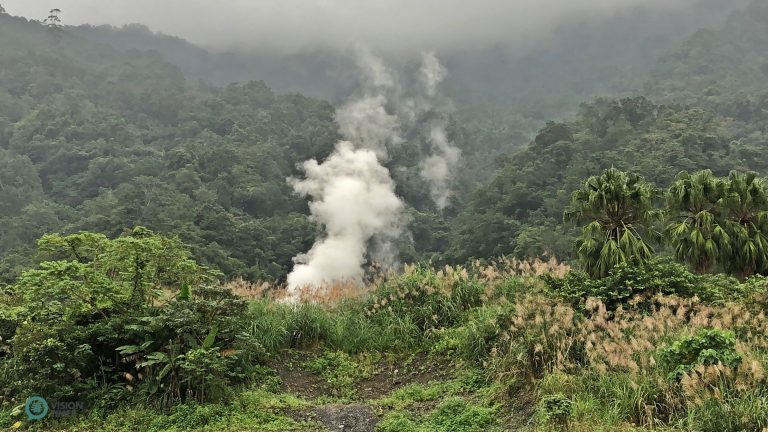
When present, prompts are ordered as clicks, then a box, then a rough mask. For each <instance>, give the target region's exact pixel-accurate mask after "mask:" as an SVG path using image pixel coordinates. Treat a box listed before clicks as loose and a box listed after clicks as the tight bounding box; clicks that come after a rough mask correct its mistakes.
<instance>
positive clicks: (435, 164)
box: [421, 122, 461, 210]
mask: <svg viewBox="0 0 768 432" xmlns="http://www.w3.org/2000/svg"><path fill="white" fill-rule="evenodd" d="M429 142H430V144H431V146H432V154H431V155H430V156H428V157H427V158H426V159H424V161H423V162H422V163H421V178H422V179H424V181H426V182H427V183H428V184H429V194H430V197H431V198H432V201H434V202H435V205H436V206H437V208H438V209H440V210H442V209H444V208H445V207H446V206H447V205H448V201H449V199H450V197H451V186H450V181H451V173H452V172H453V170H454V169H455V168H456V165H457V164H458V163H459V159H461V151H460V150H459V149H458V148H456V147H454V146H453V144H451V142H450V141H449V140H448V137H447V136H446V134H445V123H443V122H438V123H436V124H434V125H433V126H432V129H431V130H430V131H429Z"/></svg>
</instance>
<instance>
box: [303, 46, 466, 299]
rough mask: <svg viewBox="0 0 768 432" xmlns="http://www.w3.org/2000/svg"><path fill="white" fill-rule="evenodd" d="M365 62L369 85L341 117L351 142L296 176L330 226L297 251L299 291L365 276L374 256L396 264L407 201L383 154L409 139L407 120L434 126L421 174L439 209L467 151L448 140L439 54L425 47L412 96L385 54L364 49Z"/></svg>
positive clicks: (361, 61)
mask: <svg viewBox="0 0 768 432" xmlns="http://www.w3.org/2000/svg"><path fill="white" fill-rule="evenodd" d="M357 63H358V68H359V69H360V71H361V75H362V76H361V88H360V90H359V91H358V92H357V93H356V94H355V95H354V96H353V97H352V98H351V99H350V100H349V101H348V102H347V103H346V104H344V105H343V106H342V107H340V108H339V109H338V110H337V111H336V116H335V119H336V123H337V124H338V126H339V131H340V132H341V134H342V135H343V136H344V138H345V139H346V141H342V142H340V143H338V144H337V145H336V149H335V151H334V152H333V153H332V154H331V155H330V156H329V157H328V159H326V160H325V161H324V162H322V163H319V162H317V161H316V160H309V161H307V162H304V164H302V165H301V169H302V170H303V171H304V174H305V178H304V179H303V180H299V179H289V182H290V183H291V185H292V186H293V189H294V190H295V191H296V193H298V194H300V195H301V196H306V197H309V198H310V199H311V202H310V205H309V207H310V211H311V213H312V218H313V219H314V220H315V221H317V222H318V223H319V224H320V225H322V226H323V227H324V229H325V236H324V237H322V238H320V239H318V240H317V241H316V242H315V244H314V245H313V246H312V248H311V249H310V250H309V252H307V253H306V254H302V255H299V256H297V257H295V258H294V262H295V263H296V265H295V267H294V269H293V271H292V272H291V274H289V275H288V290H289V293H290V294H291V295H292V296H293V298H297V297H298V296H299V295H300V294H301V292H302V290H305V289H309V290H316V289H318V288H321V287H323V286H324V285H326V284H328V283H334V282H354V283H360V282H362V277H363V275H364V271H363V265H364V264H365V262H366V258H367V256H370V257H372V258H375V259H376V260H377V261H378V262H379V263H383V264H385V265H386V264H390V265H391V264H393V263H396V259H395V248H394V247H393V242H394V240H395V239H396V238H398V236H400V234H401V233H402V232H403V225H404V223H403V219H404V217H403V208H404V204H403V202H402V201H401V200H400V198H398V197H397V195H396V194H395V183H394V181H393V180H392V178H391V176H390V174H389V171H388V170H387V169H386V168H385V167H384V166H382V165H381V161H385V160H388V159H389V149H390V148H392V146H395V145H399V144H401V143H402V142H403V139H402V137H401V135H400V134H401V128H402V124H403V123H405V124H406V125H407V126H408V128H417V129H419V130H420V129H422V128H425V127H426V128H428V140H429V143H430V148H431V151H432V154H431V155H430V156H429V157H427V158H426V159H425V160H424V161H423V162H422V163H421V165H420V166H421V177H422V178H423V179H424V180H425V181H426V183H427V184H428V185H429V188H430V194H431V196H432V199H433V200H434V201H435V204H436V205H437V207H438V208H440V209H443V208H445V206H446V205H447V204H448V200H449V197H450V179H451V172H452V171H453V170H454V168H455V166H456V165H457V163H458V161H459V158H460V152H459V150H458V149H457V148H455V147H454V146H453V144H451V142H450V141H449V140H448V137H447V134H446V132H445V128H446V124H447V115H446V111H447V110H446V109H445V104H444V103H440V100H439V99H438V87H439V85H440V83H441V82H442V81H443V80H444V79H445V76H446V72H445V68H443V66H442V65H441V64H440V62H439V61H438V59H437V57H436V56H435V55H434V54H433V53H426V54H424V55H423V59H422V66H421V69H420V71H419V90H418V91H416V92H415V96H413V97H408V98H406V97H403V96H402V93H403V92H402V89H401V88H400V86H399V85H398V83H397V80H396V79H395V78H394V75H393V74H392V72H391V71H390V70H389V69H388V68H387V67H386V65H384V63H383V62H382V61H381V60H380V59H379V58H377V57H375V56H373V55H372V54H371V53H370V52H368V51H365V50H362V49H358V55H357ZM388 105H392V106H393V110H389V109H388ZM391 111H394V113H393V112H391ZM409 130H413V129H409Z"/></svg>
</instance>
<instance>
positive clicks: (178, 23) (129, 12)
mask: <svg viewBox="0 0 768 432" xmlns="http://www.w3.org/2000/svg"><path fill="white" fill-rule="evenodd" d="M692 1H694V0H206V1H203V0H0V4H3V5H4V6H5V8H6V9H7V11H8V12H9V13H11V14H13V15H22V16H25V17H28V18H34V19H42V18H44V17H45V16H47V11H48V10H49V9H51V8H54V7H56V8H59V9H61V10H62V11H63V12H62V14H61V17H62V20H63V21H64V23H65V24H82V23H90V24H113V25H122V24H128V23H142V24H146V25H147V26H149V27H150V28H151V29H153V30H156V31H161V32H163V33H168V34H172V35H176V36H181V37H183V38H185V39H187V40H190V41H192V42H195V43H197V44H200V45H203V46H206V47H227V48H231V47H247V46H252V45H257V44H258V45H261V46H276V47H283V48H287V49H294V48H297V47H306V46H311V45H332V46H349V45H350V44H351V43H355V42H362V43H365V44H368V45H370V46H373V47H376V48H380V49H395V48H402V47H410V48H416V49H430V48H434V49H441V48H446V47H452V46H455V45H456V44H458V43H461V44H472V43H483V44H486V43H495V42H504V43H514V42H515V40H518V41H525V40H526V39H530V38H534V37H540V36H541V35H545V34H546V30H545V29H546V28H551V27H552V26H553V25H554V24H556V23H557V22H559V21H561V20H563V19H565V17H572V16H574V15H573V14H574V13H578V14H580V15H581V16H585V15H586V16H601V15H607V14H613V13H616V12H617V11H620V10H622V9H626V8H628V7H633V6H637V5H649V4H652V5H660V6H662V7H683V6H685V5H688V4H690V3H691V2H692ZM723 1H726V0H723Z"/></svg>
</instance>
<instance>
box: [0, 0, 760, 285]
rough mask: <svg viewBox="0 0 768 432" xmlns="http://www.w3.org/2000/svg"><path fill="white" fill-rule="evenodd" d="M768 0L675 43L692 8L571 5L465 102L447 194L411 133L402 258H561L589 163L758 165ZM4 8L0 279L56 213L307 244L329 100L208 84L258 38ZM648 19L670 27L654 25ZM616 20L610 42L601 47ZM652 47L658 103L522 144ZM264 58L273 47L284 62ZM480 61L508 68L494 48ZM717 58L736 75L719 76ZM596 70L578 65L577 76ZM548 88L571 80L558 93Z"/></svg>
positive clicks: (203, 243)
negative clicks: (545, 35) (173, 31)
mask: <svg viewBox="0 0 768 432" xmlns="http://www.w3.org/2000/svg"><path fill="white" fill-rule="evenodd" d="M736 6H737V4H736V3H733V4H730V5H728V6H725V5H723V4H722V3H719V2H715V3H712V2H702V3H701V4H699V6H698V9H696V11H695V12H694V13H691V12H688V13H689V15H688V17H689V18H690V17H694V16H695V17H696V18H702V20H701V21H700V24H701V25H706V24H709V25H714V24H715V23H716V22H718V20H719V19H721V18H722V16H723V15H724V14H725V13H726V12H729V11H730V10H731V9H732V8H734V7H736ZM766 10H768V9H767V8H766V6H764V5H762V4H760V3H754V4H753V5H752V6H750V9H748V10H746V11H743V12H739V11H737V12H734V13H733V14H732V15H731V16H730V18H728V20H727V23H726V24H725V25H724V26H723V27H722V28H721V29H717V30H701V31H699V32H696V33H695V34H694V35H693V36H692V37H691V38H690V40H689V41H687V42H685V43H684V44H682V45H681V47H680V48H674V44H673V42H674V41H675V40H676V39H679V38H682V35H684V34H685V33H686V31H687V30H686V29H688V28H691V27H692V26H693V25H694V23H692V22H690V21H685V20H683V21H682V22H684V23H685V25H680V26H678V27H680V28H677V29H676V30H675V31H672V27H673V23H675V22H678V23H679V22H680V21H679V20H678V21H675V19H672V18H668V20H667V21H661V22H659V20H658V19H657V18H658V16H656V15H653V14H651V13H650V12H648V11H645V12H644V11H643V10H642V9H639V10H636V11H634V12H632V13H629V14H628V15H625V16H618V17H616V18H614V19H613V21H609V22H607V23H603V24H601V25H597V24H595V25H594V26H591V27H583V26H581V27H580V26H578V25H577V24H576V23H574V24H573V25H572V26H568V25H564V26H563V27H561V29H560V30H558V31H557V32H556V34H557V36H556V37H555V39H556V40H555V42H553V44H552V45H548V46H549V47H557V49H556V50H553V48H544V49H542V50H541V51H540V52H539V53H532V54H529V55H528V56H527V57H525V58H524V59H523V60H520V61H519V62H515V63H514V65H512V64H510V63H507V66H510V65H512V66H513V67H514V69H515V71H516V73H515V74H514V75H515V78H514V79H512V78H510V79H512V81H510V82H507V83H501V84H499V82H498V79H500V78H499V77H496V78H493V77H492V78H491V79H489V80H488V81H484V80H479V81H483V82H485V84H484V85H496V84H498V87H499V88H503V89H505V90H504V92H508V93H504V92H497V93H498V95H497V96H499V97H500V98H506V99H507V102H505V103H504V104H498V103H496V102H493V103H484V104H480V105H477V104H461V103H459V104H458V107H457V112H456V113H455V114H454V116H453V117H452V119H451V121H450V122H449V124H448V133H449V135H450V138H451V139H452V141H454V142H455V143H456V145H457V146H458V147H459V148H461V149H462V150H463V163H462V164H461V166H460V168H459V170H458V172H456V173H455V177H456V184H455V188H456V193H455V194H454V196H453V199H452V203H451V206H449V208H448V209H446V211H445V212H437V211H435V210H434V208H433V207H432V205H431V204H430V203H429V195H428V191H427V189H426V187H425V186H424V185H423V184H422V183H421V179H420V178H419V176H418V163H419V162H418V161H419V160H421V159H423V156H422V155H421V154H420V153H419V152H420V151H421V150H419V149H420V148H422V147H423V146H419V145H415V146H414V145H403V146H400V147H399V148H398V149H397V150H395V151H394V152H393V154H392V155H391V160H390V161H389V162H388V166H390V167H397V169H393V170H392V175H393V178H394V180H395V182H396V184H397V193H398V195H400V196H402V197H403V198H404V199H405V201H406V202H407V204H408V206H409V207H410V209H409V210H408V211H409V218H410V219H409V220H410V222H409V223H410V225H409V232H410V237H409V238H404V239H402V241H401V242H400V244H399V248H400V254H401V258H402V259H403V260H404V261H418V260H429V259H431V260H435V261H436V262H445V261H448V262H462V261H464V260H466V259H468V258H473V257H474V258H489V257H493V256H496V255H499V254H515V255H517V256H520V257H526V256H536V255H540V254H543V253H551V254H555V255H557V256H560V257H563V258H569V257H571V253H572V250H571V247H570V240H571V238H570V237H569V236H568V235H563V233H564V231H563V230H565V229H566V227H563V226H561V225H562V224H561V222H560V215H561V213H562V210H563V209H564V207H565V206H566V205H567V201H568V196H569V194H570V192H571V191H572V190H573V189H574V188H575V187H576V186H577V184H578V182H579V181H580V180H581V179H583V178H584V177H585V176H588V175H590V174H594V173H595V172H597V171H599V170H601V169H603V168H606V167H610V166H616V167H617V168H621V169H628V170H633V171H638V172H642V173H643V174H645V175H646V176H647V177H648V178H649V180H651V181H654V182H658V183H659V184H666V183H667V182H668V181H669V180H670V179H671V178H672V177H673V176H674V175H675V174H676V172H677V171H679V170H682V169H697V168H703V167H708V168H711V169H713V170H714V171H715V172H716V173H718V174H723V173H725V172H727V171H728V170H730V169H734V168H751V169H757V170H763V169H765V168H766V165H768V163H766V162H764V158H763V157H762V151H763V148H764V145H765V139H764V137H763V134H762V131H763V129H764V127H763V124H764V123H765V122H764V121H763V119H762V118H763V116H764V110H762V109H761V108H760V107H761V105H760V103H761V101H762V99H761V98H760V97H758V96H756V95H757V94H759V93H758V90H759V81H760V80H759V78H760V77H759V74H761V73H762V72H760V71H761V66H762V63H763V62H764V61H763V60H761V59H762V58H763V57H764V55H763V53H762V51H761V50H762V49H764V46H765V45H764V44H763V43H762V42H763V41H764V39H765V35H764V30H765V28H766V26H765V23H766V21H768V14H766V13H765V11H766ZM704 18H706V19H704ZM691 19H692V18H691ZM651 22H653V23H654V25H652V26H651V27H649V28H645V27H644V24H643V23H651ZM0 24H2V25H0V36H2V37H0V61H2V65H3V67H2V69H0V102H2V103H0V151H2V152H3V154H4V157H3V159H2V164H3V166H4V169H3V171H2V173H0V175H1V176H2V179H0V180H2V185H3V187H2V194H3V196H4V198H3V200H2V206H3V209H2V210H3V211H2V212H0V216H2V228H1V229H0V235H1V236H2V240H3V241H2V246H0V248H2V250H0V255H1V256H2V260H1V262H0V274H2V275H3V278H4V279H6V280H8V279H11V278H13V277H14V276H15V275H16V274H18V271H19V269H20V268H22V267H23V266H25V265H27V264H28V263H29V262H30V261H31V260H32V259H33V256H34V254H33V252H32V250H33V249H32V246H33V243H34V240H35V239H36V238H38V237H39V236H40V235H41V234H42V233H45V232H50V231H62V232H73V231H79V230H90V231H98V232H103V233H106V234H109V235H114V234H117V233H118V232H120V230H122V229H123V228H125V227H128V226H134V225H144V226H148V227H150V228H152V229H155V230H158V231H161V232H167V233H174V234H178V235H179V236H180V237H181V239H182V240H183V241H185V242H187V243H188V244H190V245H191V246H192V250H193V252H194V253H195V255H196V256H197V257H198V258H199V259H200V260H202V262H204V263H207V264H210V265H212V266H214V267H216V268H218V269H220V270H222V271H223V272H224V273H225V274H227V275H228V276H236V275H242V276H246V277H248V278H252V279H276V278H281V277H283V276H284V275H285V273H286V271H287V270H288V269H289V267H290V265H291V257H293V256H295V255H296V254H297V253H299V252H301V251H303V250H306V249H307V248H308V247H309V246H310V245H311V241H312V239H313V238H314V237H315V234H316V227H315V225H314V224H313V223H312V222H311V221H310V220H309V219H308V217H307V213H308V211H307V206H306V203H305V201H304V200H302V199H299V198H298V197H296V196H295V195H293V193H292V191H291V188H290V187H289V186H288V184H287V183H286V181H285V179H286V178H287V177H290V176H292V175H294V174H296V172H297V169H296V164H297V163H299V162H301V161H303V160H306V159H310V158H319V159H322V158H324V157H325V156H326V155H327V154H328V153H329V152H330V150H331V148H332V145H333V143H334V142H335V141H336V140H337V139H338V133H337V131H336V125H335V124H334V122H333V110H334V108H333V106H332V105H331V104H329V103H326V102H322V101H319V100H315V99H310V98H307V97H304V96H300V95H298V94H288V95H276V94H275V93H274V92H273V91H272V90H270V89H269V88H268V87H267V86H266V85H265V84H264V83H263V82H259V81H251V82H248V83H243V84H231V85H224V86H218V85H214V84H207V83H206V82H217V81H218V82H223V81H226V80H230V79H233V80H234V79H238V78H241V77H243V76H247V75H249V74H256V73H257V72H258V69H254V68H251V67H250V66H248V64H245V63H243V62H246V63H247V62H256V63H259V62H258V61H257V59H258V58H260V57H258V56H253V55H252V56H251V57H248V56H244V55H242V54H241V55H235V54H231V55H225V54H213V53H209V52H207V51H205V50H203V49H200V48H197V47H195V46H194V45H191V44H189V43H187V42H185V41H183V40H181V39H178V38H173V37H170V36H164V35H160V34H155V33H152V32H151V31H149V30H148V29H146V28H145V27H141V26H129V27H126V28H123V29H115V28H110V27H91V26H81V27H63V28H60V29H51V28H46V27H45V26H43V25H41V24H39V23H36V22H30V21H27V20H25V19H22V18H14V17H11V16H9V15H7V14H4V15H0ZM627 26H629V27H631V28H635V29H636V30H637V32H634V33H633V32H627V33H626V35H628V34H630V33H632V34H633V35H634V34H640V33H641V34H645V36H643V37H641V38H640V39H638V38H637V37H635V36H632V37H629V36H627V37H628V38H629V39H631V40H632V41H631V43H630V42H627V43H626V44H624V42H621V41H623V40H624V39H622V38H623V36H622V38H619V37H618V35H619V34H620V31H621V30H626V27H627ZM638 32H640V33H638ZM643 32H646V33H643ZM653 33H658V35H666V36H663V37H662V36H658V38H657V39H653V38H652V37H651V34H653ZM622 34H623V33H622ZM611 35H613V36H611ZM626 35H625V36H626ZM611 37H613V38H614V39H618V41H619V42H616V41H614V42H615V43H614V44H613V45H610V46H609V45H605V49H603V48H600V47H602V46H603V45H601V44H607V43H608V42H606V41H605V39H606V38H608V39H610V38H611ZM557 40H560V41H564V40H570V41H571V44H570V45H569V44H562V43H559V42H557ZM701 44H706V45H703V46H702V45H701ZM619 46H625V48H626V50H625V51H626V52H624V53H623V55H615V54H616V51H617V50H618V49H619V48H618V47H619ZM630 46H631V48H629V47H630ZM697 47H699V48H697ZM582 48H585V49H586V48H589V50H590V51H589V53H587V52H584V51H580V49H582ZM601 51H604V52H603V54H604V56H602V54H601ZM640 51H642V52H643V53H644V54H643V55H639V54H637V53H638V52H640ZM663 51H670V52H672V54H669V55H664V56H662V57H661V59H660V60H659V61H658V64H657V65H656V66H655V67H654V68H653V76H652V78H651V79H650V80H648V81H647V84H646V85H645V87H646V88H647V89H648V92H649V94H651V95H652V96H655V97H656V98H658V101H660V102H680V103H682V105H675V104H672V105H658V104H657V103H658V102H657V101H656V100H655V99H653V98H650V99H647V98H645V97H642V96H638V97H627V98H619V99H615V98H614V97H606V98H603V99H598V100H596V101H594V102H591V103H587V104H583V105H582V107H581V108H580V110H579V111H578V113H577V114H576V115H575V116H574V117H573V118H571V119H569V120H566V121H564V122H550V123H549V124H547V125H546V126H545V127H544V129H542V130H541V131H540V132H539V133H538V135H537V136H536V137H535V139H534V140H533V141H532V142H531V143H530V144H528V145H526V146H524V147H523V148H522V149H521V150H520V151H518V152H515V151H514V149H515V148H516V147H517V146H520V145H521V144H522V143H524V142H526V141H528V137H529V136H533V135H536V134H534V133H533V132H534V131H535V129H536V127H537V125H538V124H539V122H540V119H537V118H536V117H540V118H545V117H544V116H545V115H546V114H545V113H554V112H566V111H568V110H570V108H567V107H568V106H571V104H573V103H574V101H575V100H577V99H578V98H582V97H586V96H585V95H588V94H594V93H597V92H601V91H614V92H618V93H627V92H631V91H632V89H633V88H640V87H643V85H642V81H643V80H644V79H645V78H644V77H646V76H647V72H646V71H647V70H650V69H651V68H650V66H645V65H640V63H645V62H649V63H650V60H649V59H650V58H651V57H654V56H656V55H661V54H662V52H663ZM720 51H722V52H723V54H724V55H723V56H722V57H718V59H717V61H716V62H715V61H713V59H711V58H709V57H708V56H711V55H714V54H712V53H713V52H714V53H716V52H720ZM726 51H727V52H728V55H731V56H733V55H738V56H739V58H740V59H741V58H746V59H748V60H745V61H747V62H748V64H747V65H746V66H745V67H743V68H741V67H740V64H741V63H739V62H737V61H736V60H734V59H732V60H733V61H726V60H724V59H726V58H727V56H726V55H725V54H726ZM566 52H568V53H570V54H568V55H566V54H567V53H566ZM313 55H319V54H318V53H317V52H314V53H313ZM477 55H480V56H484V55H486V54H483V53H478V54H477ZM489 55H490V54H489ZM457 56H458V57H456V56H454V57H451V56H449V58H448V63H449V66H453V67H455V74H454V75H453V77H452V78H451V79H452V80H453V81H451V82H450V83H449V84H450V86H452V87H453V88H454V89H459V88H461V89H464V90H466V91H468V92H470V93H471V92H473V91H480V93H478V94H483V93H484V92H487V89H486V90H478V88H477V87H473V86H472V85H470V84H469V82H471V81H472V79H473V78H472V77H473V73H472V71H471V70H470V69H466V68H463V67H462V64H469V63H462V62H465V61H466V60H467V59H470V58H472V59H473V60H478V57H472V56H470V57H461V56H459V55H458V54H457ZM570 56H572V57H570ZM320 57H323V56H320ZM320 57H318V58H320ZM261 58H262V59H263V57H261ZM486 58H487V59H490V58H492V57H486ZM244 59H245V60H244ZM569 59H570V60H569ZM622 59H624V60H622ZM272 60H274V61H265V62H264V63H266V64H271V65H272V66H271V67H275V68H277V69H280V68H283V69H284V68H285V67H286V66H285V64H283V65H282V66H281V65H280V64H279V62H278V61H277V60H275V59H274V58H273V59H272ZM294 60H296V61H297V62H298V63H296V65H301V67H297V70H303V71H304V72H306V73H309V74H310V75H312V74H315V73H317V72H318V71H321V70H327V67H328V64H335V65H336V66H337V67H341V68H342V69H344V68H346V64H345V62H346V61H348V60H345V59H344V58H343V56H339V58H338V62H337V61H336V60H337V59H335V58H334V56H331V55H329V56H325V57H324V60H323V61H325V62H328V64H326V65H317V67H313V66H308V64H309V63H307V61H308V60H307V59H299V57H295V58H294ZM496 60H498V61H500V62H502V63H503V62H505V61H509V59H507V60H503V58H502V57H499V58H496ZM496 60H494V61H496ZM571 60H573V61H571ZM592 60H595V61H592ZM603 60H605V61H603ZM625 60H626V62H627V63H623V66H620V65H619V63H621V62H623V61H625ZM640 60H642V61H640ZM574 61H575V62H576V63H574ZM470 63H471V62H470ZM565 63H569V64H571V65H572V66H573V67H575V68H576V69H568V68H565V67H564V66H563V65H564V64H565ZM254 64H255V63H254ZM483 64H484V63H483V62H482V61H480V62H479V63H478V67H480V66H482V65H483ZM232 65H235V66H232ZM238 65H239V66H238ZM499 65H501V63H499ZM499 65H497V66H499ZM590 65H591V66H590ZM230 66H232V67H230ZM251 66H253V65H251ZM485 66H487V67H484V70H486V71H492V72H491V73H494V74H495V73H497V72H498V73H499V74H500V75H504V72H503V70H504V68H501V69H499V68H498V67H494V66H493V65H492V64H485ZM641 66H642V67H641ZM233 68H234V69H233ZM238 68H239V69H238ZM600 70H602V71H603V72H604V73H605V74H607V75H605V76H603V75H602V74H603V72H600ZM542 71H548V72H547V73H544V74H543V73H542ZM694 72H696V73H694ZM732 72H733V73H732ZM265 75H267V76H271V73H265ZM321 75H322V74H321ZM332 75H333V74H332ZM725 75H727V76H728V77H729V79H721V78H722V77H723V76H725ZM588 76H589V77H590V78H589V80H588V82H586V81H585V82H584V85H579V84H578V83H576V82H575V81H573V80H579V79H586V77H588ZM608 76H610V77H612V78H611V80H607V81H606V79H605V77H608ZM567 77H570V78H567ZM579 77H582V78H579ZM601 77H602V78H601ZM336 78H337V79H338V77H336ZM300 81H301V80H294V82H296V83H299V84H300ZM321 81H322V80H321ZM620 82H622V83H620ZM742 82H745V83H746V84H745V87H744V88H751V87H749V86H753V88H754V89H755V92H752V93H750V94H749V96H748V97H747V96H744V97H743V98H742V97H740V96H738V95H739V94H740V93H738V92H736V91H734V88H736V87H738V86H740V85H741V83H742ZM550 83H558V85H557V86H552V85H550ZM322 85H325V84H322ZM558 86H563V87H558ZM299 87H301V85H299ZM473 88H474V90H473ZM558 88H563V89H566V88H567V89H568V90H567V91H565V90H564V92H562V93H563V94H562V95H560V96H558V95H556V94H555V93H558V92H559V90H558ZM708 92H709V93H708ZM454 93H455V92H454ZM504 94H506V96H503V95H504ZM719 94H722V95H724V96H722V98H719V97H717V96H716V95H719ZM691 95H708V96H706V98H702V97H695V98H694V97H691ZM458 96H459V100H466V99H467V98H469V99H471V98H472V97H473V96H470V95H469V93H467V94H465V95H464V96H462V95H458ZM561 96H562V98H561ZM559 98H560V99H559ZM491 99H492V98H490V99H489V98H484V100H486V102H488V101H489V100H491ZM536 101H548V103H553V104H555V105H556V106H555V107H549V108H545V107H543V106H542V110H539V111H538V114H537V113H536V112H534V111H536V110H537V109H538V108H535V107H536V106H537V105H536V104H537V103H538V102H536ZM529 102H530V104H529ZM689 104H690V105H689ZM482 105H484V106H482ZM698 105H702V106H704V107H703V108H697V107H696V106H698ZM558 107H559V108H558ZM532 108H533V110H532ZM405 138H406V139H407V140H413V141H419V140H423V139H424V137H421V136H410V137H405ZM497 167H501V169H500V170H499V172H498V173H497V174H495V178H493V177H494V173H495V171H496V168H497ZM488 181H490V182H489V183H488V184H487V185H486V183H487V182H488Z"/></svg>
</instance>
